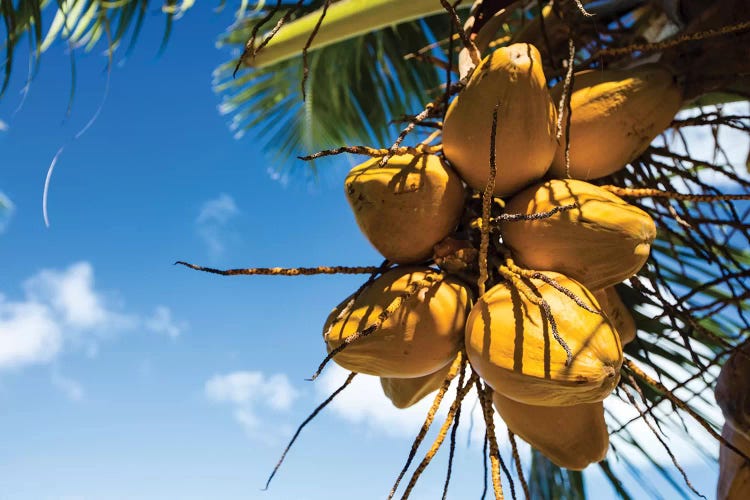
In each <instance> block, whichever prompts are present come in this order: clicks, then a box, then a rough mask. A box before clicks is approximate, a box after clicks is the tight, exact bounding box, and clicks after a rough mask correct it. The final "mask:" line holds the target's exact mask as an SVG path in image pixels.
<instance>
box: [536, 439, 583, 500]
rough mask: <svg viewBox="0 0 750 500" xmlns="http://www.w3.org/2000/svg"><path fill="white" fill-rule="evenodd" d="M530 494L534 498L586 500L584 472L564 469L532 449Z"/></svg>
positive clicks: (543, 499)
mask: <svg viewBox="0 0 750 500" xmlns="http://www.w3.org/2000/svg"><path fill="white" fill-rule="evenodd" d="M529 494H530V495H531V498H532V499H534V500H584V499H585V498H586V490H585V487H584V482H583V474H581V472H580V471H572V470H568V469H562V468H560V467H558V466H557V465H555V464H553V463H552V462H550V460H549V459H548V458H547V457H545V456H544V455H542V454H541V453H540V452H539V451H537V450H535V449H532V451H531V472H530V474H529Z"/></svg>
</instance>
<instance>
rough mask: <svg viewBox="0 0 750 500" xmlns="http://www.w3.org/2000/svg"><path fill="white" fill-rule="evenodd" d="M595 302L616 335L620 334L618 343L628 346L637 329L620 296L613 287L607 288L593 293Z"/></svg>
mask: <svg viewBox="0 0 750 500" xmlns="http://www.w3.org/2000/svg"><path fill="white" fill-rule="evenodd" d="M594 297H596V300H597V302H599V305H600V306H601V308H602V311H604V314H606V315H607V317H608V318H609V319H610V320H611V321H612V324H614V325H615V329H616V330H617V333H619V334H620V342H621V343H622V345H625V344H629V343H630V342H632V341H633V340H635V334H636V331H637V328H636V326H635V319H633V315H632V314H630V310H628V306H626V305H625V304H624V303H623V302H622V299H621V298H620V296H619V295H618V294H617V290H615V287H613V286H608V287H607V288H605V289H603V290H599V291H596V292H594Z"/></svg>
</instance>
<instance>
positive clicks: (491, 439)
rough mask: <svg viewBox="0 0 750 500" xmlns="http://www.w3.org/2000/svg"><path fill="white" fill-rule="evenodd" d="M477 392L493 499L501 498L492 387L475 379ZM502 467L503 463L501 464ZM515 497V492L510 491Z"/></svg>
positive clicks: (499, 463)
mask: <svg viewBox="0 0 750 500" xmlns="http://www.w3.org/2000/svg"><path fill="white" fill-rule="evenodd" d="M475 384H476V387H477V393H478V395H479V402H480V404H481V405H482V414H483V415H484V424H485V427H486V429H487V442H488V443H489V446H490V453H489V455H490V464H491V466H492V467H491V468H492V488H493V490H494V492H495V500H503V499H504V498H505V497H504V496H503V486H502V483H501V480H500V465H501V464H502V458H500V449H499V448H498V446H497V438H496V437H495V421H494V420H493V416H492V415H493V413H494V411H493V410H492V389H490V388H489V386H487V385H485V387H484V388H483V387H482V382H481V381H480V380H479V379H477V380H476V382H475ZM503 468H505V465H504V464H503ZM510 487H511V490H512V489H513V483H512V482H511V483H510ZM512 496H513V497H514V498H515V494H513V493H512Z"/></svg>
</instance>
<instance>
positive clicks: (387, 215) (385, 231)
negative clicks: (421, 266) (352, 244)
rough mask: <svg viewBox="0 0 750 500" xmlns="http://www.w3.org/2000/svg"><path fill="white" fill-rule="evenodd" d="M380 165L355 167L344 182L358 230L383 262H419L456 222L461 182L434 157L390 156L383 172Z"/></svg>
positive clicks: (460, 208)
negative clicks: (386, 260) (381, 257)
mask: <svg viewBox="0 0 750 500" xmlns="http://www.w3.org/2000/svg"><path fill="white" fill-rule="evenodd" d="M379 161H380V160H379V159H372V160H370V161H367V162H365V163H362V164H361V165H359V166H356V167H354V169H352V171H351V172H349V175H348V176H347V178H346V181H345V188H346V198H347V200H349V205H351V207H352V210H353V211H354V216H355V218H356V220H357V224H358V225H359V228H360V229H361V230H362V232H363V233H364V235H365V236H366V237H367V239H368V240H370V243H372V245H373V246H374V247H375V248H376V249H377V250H378V251H379V252H380V253H381V254H382V255H383V256H384V257H385V258H386V259H388V260H390V261H393V262H396V263H399V264H408V263H415V262H420V261H423V260H425V259H427V258H429V257H430V256H431V255H432V247H433V245H435V244H436V243H437V242H439V241H440V240H442V239H443V238H445V237H446V236H448V234H450V232H451V231H452V230H453V229H454V228H455V227H456V224H457V223H458V219H459V218H460V217H461V213H462V212H463V207H464V187H463V184H462V183H461V179H460V178H459V177H458V175H456V173H455V172H454V171H453V170H452V169H451V168H450V167H448V166H447V165H445V164H444V163H443V161H442V159H441V158H440V157H439V156H437V155H427V154H425V155H419V156H413V155H404V156H394V157H393V158H391V159H390V160H389V161H388V164H387V165H385V166H384V167H382V168H381V167H379V166H378V163H379Z"/></svg>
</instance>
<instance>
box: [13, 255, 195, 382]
mask: <svg viewBox="0 0 750 500" xmlns="http://www.w3.org/2000/svg"><path fill="white" fill-rule="evenodd" d="M22 289H23V291H24V296H23V298H22V299H20V300H10V299H8V298H7V297H6V296H5V295H2V294H0V371H2V370H4V369H19V368H22V367H25V366H29V365H39V364H45V363H49V362H52V361H53V360H55V359H56V358H57V357H58V356H59V355H60V353H61V352H62V351H63V350H64V349H65V348H66V346H69V347H82V348H84V350H85V351H86V352H88V353H90V354H91V355H94V354H95V353H96V352H97V350H98V345H99V343H100V342H101V341H102V340H104V339H105V338H108V337H110V336H111V335H112V334H113V333H117V332H122V331H126V330H135V329H138V328H146V329H149V330H153V331H158V332H161V333H165V334H167V335H170V336H176V335H179V333H180V331H181V330H182V329H184V328H186V326H187V325H186V324H185V323H184V322H176V321H175V320H173V318H172V315H171V312H170V310H169V309H168V308H166V307H164V306H158V307H157V308H156V309H155V313H154V315H153V316H151V317H149V318H145V319H144V318H142V317H141V316H139V315H138V314H134V313H127V312H124V311H123V310H122V308H121V307H120V306H119V305H118V304H117V303H113V301H112V300H109V299H108V296H107V295H106V294H105V293H104V292H102V291H100V290H98V289H97V288H96V287H95V282H94V269H93V266H92V265H91V264H90V263H89V262H77V263H75V264H72V265H71V266H69V267H67V268H65V269H62V270H58V269H43V270H41V271H39V272H38V273H36V274H34V275H33V276H31V277H30V278H29V279H27V280H25V281H24V282H23V285H22ZM58 375H59V374H58ZM65 380H66V379H64V377H62V376H57V377H53V380H52V382H53V384H55V385H57V386H66V387H67V390H68V392H70V393H71V394H72V393H75V392H76V390H75V389H74V388H73V386H72V385H71V384H70V383H67V384H66V382H65ZM71 391H72V392H71Z"/></svg>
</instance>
